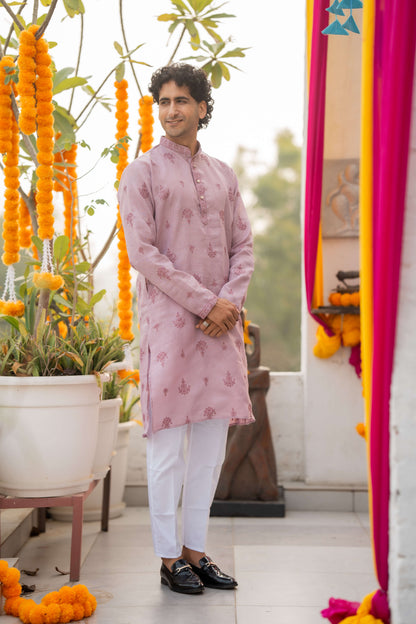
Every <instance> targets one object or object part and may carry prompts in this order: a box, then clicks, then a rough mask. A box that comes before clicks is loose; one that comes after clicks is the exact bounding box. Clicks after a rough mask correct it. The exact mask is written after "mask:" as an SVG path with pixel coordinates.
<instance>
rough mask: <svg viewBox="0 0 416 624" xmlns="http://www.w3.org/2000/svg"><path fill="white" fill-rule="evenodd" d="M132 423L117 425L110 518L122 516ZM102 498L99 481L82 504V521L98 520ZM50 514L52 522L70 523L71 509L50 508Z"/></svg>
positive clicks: (112, 467)
mask: <svg viewBox="0 0 416 624" xmlns="http://www.w3.org/2000/svg"><path fill="white" fill-rule="evenodd" d="M135 425H136V423H135V422H134V421H129V422H123V423H119V424H118V425H117V442H116V447H115V453H114V454H113V458H112V461H111V489H110V513H109V516H110V518H118V517H119V516H121V515H122V514H123V511H124V509H125V507H126V503H125V502H124V500H123V497H124V487H125V485H126V475H127V459H128V447H129V437H130V429H131V428H132V427H134V426H135ZM102 498H103V482H102V481H100V483H98V484H97V485H96V487H95V488H94V490H93V491H92V492H91V494H90V495H89V496H88V498H87V499H86V500H85V502H84V520H85V521H92V520H100V519H101V505H102ZM50 513H51V516H52V518H54V520H61V521H62V522H71V520H72V507H51V508H50Z"/></svg>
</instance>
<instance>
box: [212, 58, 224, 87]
mask: <svg viewBox="0 0 416 624" xmlns="http://www.w3.org/2000/svg"><path fill="white" fill-rule="evenodd" d="M221 79H222V69H221V65H220V64H219V63H215V65H214V66H213V68H212V72H211V83H212V86H213V87H214V89H218V87H219V86H220V85H221Z"/></svg>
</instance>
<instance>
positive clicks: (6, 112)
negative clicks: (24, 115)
mask: <svg viewBox="0 0 416 624" xmlns="http://www.w3.org/2000/svg"><path fill="white" fill-rule="evenodd" d="M11 68H14V61H13V59H12V58H11V56H3V58H2V59H1V61H0V152H1V153H2V154H4V153H5V152H9V151H10V150H11V147H12V146H11V141H12V119H13V111H12V106H11V99H10V96H11V92H12V85H11V82H10V81H9V82H8V83H7V84H6V83H5V80H6V77H7V76H8V75H9V73H11Z"/></svg>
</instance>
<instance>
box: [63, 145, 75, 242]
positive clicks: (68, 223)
mask: <svg viewBox="0 0 416 624" xmlns="http://www.w3.org/2000/svg"><path fill="white" fill-rule="evenodd" d="M63 158H64V162H66V163H67V164H68V165H69V167H67V176H66V180H67V188H64V189H63V196H64V207H65V208H64V218H65V226H64V234H65V235H66V236H68V238H69V239H70V240H74V239H75V238H76V226H77V223H78V186H77V169H76V159H77V145H76V144H74V145H72V146H71V149H70V150H67V151H65V152H64V154H63Z"/></svg>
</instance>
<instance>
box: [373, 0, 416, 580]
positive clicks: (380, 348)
mask: <svg viewBox="0 0 416 624" xmlns="http://www.w3.org/2000/svg"><path fill="white" fill-rule="evenodd" d="M375 18H376V24H375V57H374V96H375V97H374V182H373V184H374V206H373V231H374V351H373V370H372V405H371V430H370V473H371V480H372V492H373V541H374V552H375V560H376V568H377V574H378V580H379V583H380V587H381V588H382V590H384V591H387V588H388V548H389V541H388V522H389V513H388V506H389V402H390V384H391V376H392V368H393V356H394V344H395V329H396V316H397V300H398V286H399V278H400V261H401V248H402V232H403V216H404V208H405V193H406V179H407V161H408V150H409V134H410V121H411V105H412V89H413V70H414V57H415V46H416V3H415V1H414V0H401V2H400V3H399V2H387V1H386V0H381V1H379V2H376V15H375Z"/></svg>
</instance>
